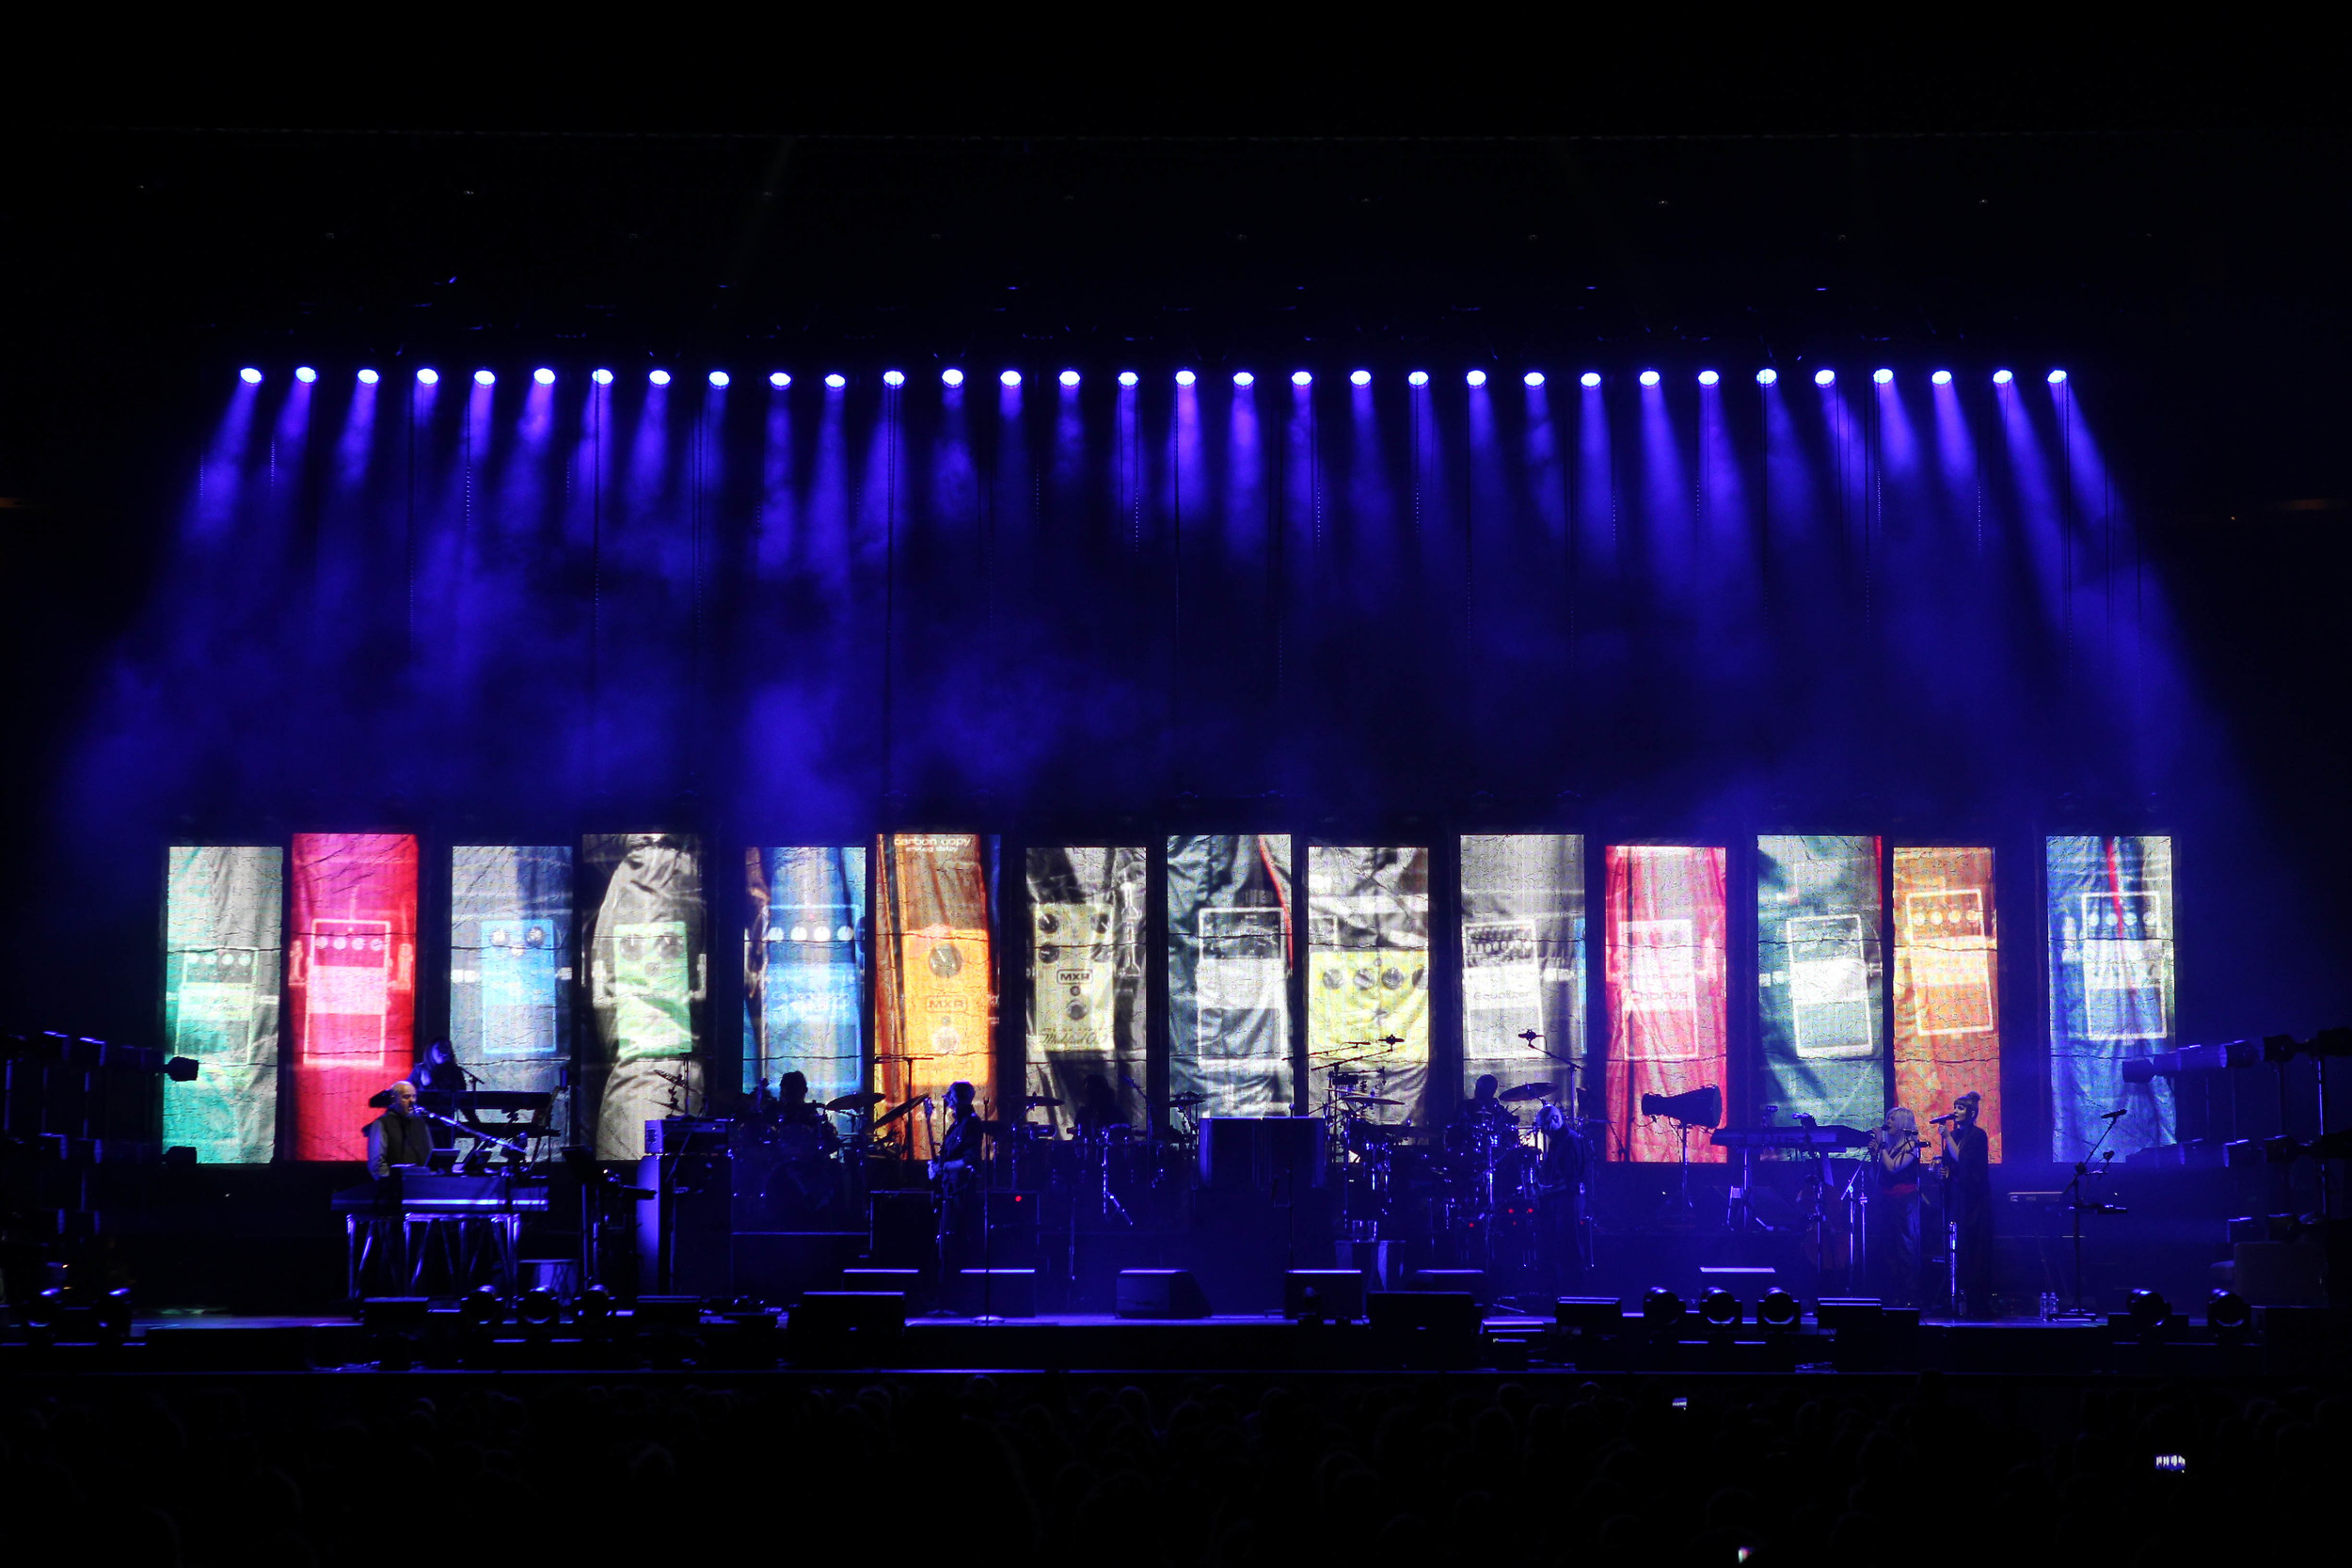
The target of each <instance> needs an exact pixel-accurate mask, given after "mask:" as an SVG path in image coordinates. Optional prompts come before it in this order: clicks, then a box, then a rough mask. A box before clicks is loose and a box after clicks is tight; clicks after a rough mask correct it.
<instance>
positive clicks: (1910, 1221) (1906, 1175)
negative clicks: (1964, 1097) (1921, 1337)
mask: <svg viewBox="0 0 2352 1568" xmlns="http://www.w3.org/2000/svg"><path fill="white" fill-rule="evenodd" d="M1870 1161H1871V1164H1873V1165H1874V1166H1875V1167H1876V1175H1877V1178H1878V1203H1877V1206H1876V1212H1875V1213H1874V1214H1873V1215H1872V1216H1871V1217H1872V1219H1873V1220H1874V1221H1875V1222H1876V1224H1877V1227H1878V1234H1877V1236H1876V1237H1874V1238H1873V1239H1872V1242H1871V1247H1870V1250H1871V1253H1872V1255H1873V1256H1874V1257H1876V1258H1877V1259H1878V1273H1879V1290H1880V1291H1881V1293H1883V1295H1884V1296H1885V1298H1886V1300H1887V1301H1888V1302H1889V1303H1890V1304H1892V1305H1894V1306H1896V1307H1915V1306H1916V1305H1918V1299H1917V1298H1918V1291H1919V1118H1918V1117H1915V1116H1914V1115H1912V1112H1911V1107H1910V1106H1908V1105H1898V1106H1896V1107H1895V1108H1894V1109H1892V1110H1890V1111H1888V1112H1887V1113H1886V1115H1885V1116H1884V1117H1883V1118H1881V1120H1880V1122H1879V1124H1878V1126H1877V1127H1876V1128H1874V1129H1872V1130H1871V1132H1870Z"/></svg>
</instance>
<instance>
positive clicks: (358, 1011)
mask: <svg viewBox="0 0 2352 1568" xmlns="http://www.w3.org/2000/svg"><path fill="white" fill-rule="evenodd" d="M416 1011H417V841H416V839H415V838H414V837H413V836H412V835H410V834H407V833H296V834H294V929H293V931H292V932H291V933H290V934H289V936H288V938H287V942H286V1019H287V1037H288V1039H289V1041H290V1042H291V1046H292V1053H293V1060H294V1158H295V1159H297V1160H364V1159H366V1158H367V1135H366V1133H365V1132H363V1131H362V1129H364V1128H365V1127H366V1126H367V1124H368V1123H369V1122H371V1121H373V1120H374V1119H375V1117H376V1115H377V1113H376V1112H374V1111H373V1110H371V1109H369V1107H368V1099H369V1097H370V1096H372V1095H373V1094H374V1093H375V1092H376V1091H377V1090H379V1089H382V1088H384V1087H385V1086H386V1085H389V1084H391V1083H393V1082H394V1081H395V1080H397V1079H400V1078H402V1077H405V1075H406V1074H407V1072H408V1070H409V1068H410V1067H411V1066H412V1065H413V1063H414V1060H415V1055H416V1027H415V1025H416Z"/></svg>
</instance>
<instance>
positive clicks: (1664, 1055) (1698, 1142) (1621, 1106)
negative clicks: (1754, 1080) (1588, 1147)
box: [1606, 844, 1728, 1162]
mask: <svg viewBox="0 0 2352 1568" xmlns="http://www.w3.org/2000/svg"><path fill="white" fill-rule="evenodd" d="M1607 863H1608V875H1609V893H1608V913H1607V917H1606V918H1607V923H1608V924H1607V930H1606V941H1607V942H1608V962H1609V969H1608V985H1609V1120H1610V1147H1611V1148H1613V1149H1614V1150H1616V1151H1617V1154H1618V1158H1620V1159H1626V1160H1674V1159H1677V1158H1679V1157H1680V1151H1681V1139H1680V1136H1679V1134H1678V1133H1677V1131H1676V1128H1675V1125H1674V1123H1672V1122H1670V1121H1664V1120H1653V1119H1651V1118H1648V1117H1644V1116H1643V1115H1642V1114H1641V1113H1642V1097H1643V1096H1644V1095H1645V1094H1680V1093H1682V1092H1683V1091H1684V1090H1686V1089H1695V1088H1701V1087H1704V1086H1705V1085H1709V1084H1712V1085H1716V1086H1717V1087H1719V1088H1720V1087H1726V1086H1727V1085H1726V1083H1725V1067H1726V1061H1725V1037H1726V1031H1725V1024H1726V1021H1727V1019H1728V1008H1727V1006H1726V1002H1725V994H1726V992H1725V975H1724V956H1725V953H1726V947H1725V942H1724V851H1723V850H1722V849H1720V848H1699V847H1688V846H1682V845H1651V844H1613V845H1611V846H1610V847H1609V848H1608V851H1607ZM1723 1157H1724V1151H1723V1150H1722V1149H1720V1148H1716V1147H1715V1146H1714V1145H1713V1144H1711V1143H1708V1141H1707V1136H1706V1134H1705V1133H1703V1132H1693V1133H1692V1135H1691V1158H1692V1161H1693V1162H1698V1161H1718V1160H1721V1159H1722V1158H1723Z"/></svg>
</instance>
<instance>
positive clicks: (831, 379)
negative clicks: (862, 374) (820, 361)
mask: <svg viewBox="0 0 2352 1568" xmlns="http://www.w3.org/2000/svg"><path fill="white" fill-rule="evenodd" d="M849 384H850V378H849V377H848V376H846V375H843V374H842V373H841V372H839V371H830V372H826V375H825V385H826V386H828V387H830V388H833V389H834V391H836V392H837V391H839V390H841V388H844V387H847V386H848V385H849Z"/></svg>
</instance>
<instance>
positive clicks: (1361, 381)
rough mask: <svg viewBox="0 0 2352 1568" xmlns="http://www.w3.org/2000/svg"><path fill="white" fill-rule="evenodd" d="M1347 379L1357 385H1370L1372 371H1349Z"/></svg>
mask: <svg viewBox="0 0 2352 1568" xmlns="http://www.w3.org/2000/svg"><path fill="white" fill-rule="evenodd" d="M1347 379H1348V380H1350V381H1352V382H1354V383H1355V384H1356V385H1357V386H1359V387H1369V386H1371V385H1372V372H1370V371H1350V372H1347Z"/></svg>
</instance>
